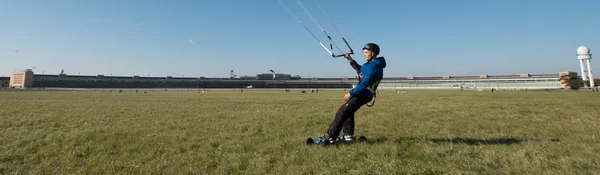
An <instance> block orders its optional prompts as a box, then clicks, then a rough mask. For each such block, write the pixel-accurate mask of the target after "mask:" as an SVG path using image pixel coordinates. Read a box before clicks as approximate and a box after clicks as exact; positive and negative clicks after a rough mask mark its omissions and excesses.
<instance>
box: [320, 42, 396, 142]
mask: <svg viewBox="0 0 600 175" xmlns="http://www.w3.org/2000/svg"><path fill="white" fill-rule="evenodd" d="M363 51H364V57H365V59H366V61H367V62H366V63H365V64H363V65H362V66H361V65H359V64H358V63H356V61H355V60H354V59H352V57H351V56H350V54H348V53H345V54H344V57H345V58H346V59H348V61H350V65H351V66H352V68H354V70H356V73H357V74H358V75H359V80H360V81H359V83H358V85H357V86H356V87H355V88H354V89H352V90H350V91H349V92H348V93H346V95H344V101H346V102H345V103H344V104H343V105H342V106H341V107H340V108H339V109H338V111H337V113H336V114H335V118H334V120H333V122H332V123H331V125H330V126H329V129H328V130H327V133H326V134H325V135H324V136H322V137H319V139H317V144H322V143H324V142H329V143H334V142H335V138H337V136H338V135H339V134H340V132H341V130H342V128H343V129H344V135H343V136H341V137H340V139H343V140H344V141H353V140H354V113H355V112H356V111H357V110H358V109H359V108H360V107H362V106H363V105H364V104H367V103H368V102H370V101H371V100H372V99H373V97H374V95H375V92H376V90H377V86H379V82H380V81H381V79H382V78H383V68H385V67H386V62H385V59H384V58H383V57H377V55H379V51H380V50H379V46H378V45H377V44H374V43H368V44H366V45H365V46H364V47H363Z"/></svg>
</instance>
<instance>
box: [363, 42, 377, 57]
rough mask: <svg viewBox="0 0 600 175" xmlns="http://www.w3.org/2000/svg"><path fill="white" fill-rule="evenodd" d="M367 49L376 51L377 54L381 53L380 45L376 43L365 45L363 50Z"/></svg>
mask: <svg viewBox="0 0 600 175" xmlns="http://www.w3.org/2000/svg"><path fill="white" fill-rule="evenodd" d="M365 49H367V50H370V51H372V52H375V55H379V46H378V45H377V44H375V43H367V44H366V45H365V47H363V50H365Z"/></svg>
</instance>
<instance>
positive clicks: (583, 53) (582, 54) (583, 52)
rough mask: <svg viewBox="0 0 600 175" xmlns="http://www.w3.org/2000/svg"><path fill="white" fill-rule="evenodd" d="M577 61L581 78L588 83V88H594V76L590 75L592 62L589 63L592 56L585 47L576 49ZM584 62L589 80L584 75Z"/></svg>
mask: <svg viewBox="0 0 600 175" xmlns="http://www.w3.org/2000/svg"><path fill="white" fill-rule="evenodd" d="M577 59H579V65H580V66H581V77H582V78H583V81H590V87H591V88H594V76H593V75H592V61H591V60H592V54H591V53H590V48H588V47H586V46H580V47H579V48H577ZM584 60H586V61H587V68H588V75H589V79H588V77H586V74H585V67H584V66H583V65H584V63H583V61H584Z"/></svg>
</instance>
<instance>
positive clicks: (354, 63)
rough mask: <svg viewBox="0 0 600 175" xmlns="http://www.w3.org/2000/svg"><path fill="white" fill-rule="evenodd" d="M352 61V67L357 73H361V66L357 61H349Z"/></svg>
mask: <svg viewBox="0 0 600 175" xmlns="http://www.w3.org/2000/svg"><path fill="white" fill-rule="evenodd" d="M349 61H350V66H352V68H354V70H356V73H360V67H361V66H360V65H359V64H358V63H357V62H356V61H355V60H349Z"/></svg>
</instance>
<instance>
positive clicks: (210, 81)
mask: <svg viewBox="0 0 600 175" xmlns="http://www.w3.org/2000/svg"><path fill="white" fill-rule="evenodd" d="M566 73H567V74H569V75H574V76H575V77H576V76H577V73H574V72H566ZM564 74H565V72H557V73H553V74H513V75H486V74H484V75H473V76H452V75H444V76H439V77H415V76H407V77H384V79H383V81H382V82H381V83H380V85H379V87H378V89H379V90H488V89H492V88H494V89H496V90H535V89H561V88H567V87H565V85H564V84H563V83H561V82H560V76H561V75H564ZM282 75H287V77H286V76H278V78H277V79H275V80H272V75H271V74H258V75H257V76H241V77H236V78H231V77H227V78H225V77H223V78H208V77H172V76H165V77H143V76H138V75H132V76H105V75H67V74H64V73H61V74H58V75H49V74H34V73H33V72H32V71H30V70H29V71H26V72H17V73H13V76H11V85H13V86H14V85H18V87H35V88H246V87H249V86H251V87H253V88H322V89H325V88H337V89H351V88H353V87H354V86H356V84H357V83H358V79H357V78H349V77H341V78H327V77H306V78H302V77H299V76H295V77H293V76H289V75H288V74H282Z"/></svg>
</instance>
